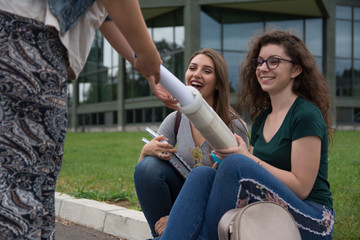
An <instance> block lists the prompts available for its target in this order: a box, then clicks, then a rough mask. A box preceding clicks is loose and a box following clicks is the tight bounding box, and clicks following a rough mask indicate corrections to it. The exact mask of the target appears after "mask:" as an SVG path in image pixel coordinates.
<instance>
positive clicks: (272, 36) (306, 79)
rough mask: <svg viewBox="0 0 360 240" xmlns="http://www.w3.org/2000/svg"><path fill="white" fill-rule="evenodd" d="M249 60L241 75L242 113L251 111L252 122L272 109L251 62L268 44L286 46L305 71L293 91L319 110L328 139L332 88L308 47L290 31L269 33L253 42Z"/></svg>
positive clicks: (240, 109)
mask: <svg viewBox="0 0 360 240" xmlns="http://www.w3.org/2000/svg"><path fill="white" fill-rule="evenodd" d="M250 44H251V46H250V48H249V51H248V54H247V57H246V59H245V60H244V61H243V63H242V66H241V73H240V82H241V84H240V89H239V94H238V105H237V106H238V109H239V111H240V112H242V111H244V110H247V111H248V112H249V115H250V117H251V119H252V120H255V118H256V117H257V116H259V114H260V113H261V112H262V111H263V110H265V109H267V108H269V107H270V105H271V100H270V96H269V94H268V93H267V92H265V91H263V90H262V88H261V86H260V84H259V83H258V80H257V77H256V71H255V70H254V69H253V66H252V62H251V60H252V59H254V58H257V57H258V56H259V52H260V49H261V48H262V47H263V46H265V45H268V44H275V45H278V46H282V47H283V48H284V50H285V53H286V54H287V55H288V56H289V57H290V59H291V60H292V61H293V62H294V63H295V64H297V65H300V66H301V67H302V69H303V71H302V73H301V74H300V75H298V76H297V77H296V78H295V81H294V85H293V89H292V91H293V92H294V93H295V94H297V95H298V96H300V97H302V98H304V99H306V100H307V101H309V102H311V103H313V104H314V105H315V106H317V107H318V108H319V109H320V111H321V113H322V115H323V117H324V120H325V123H326V126H327V129H328V137H329V139H330V134H331V132H332V128H331V124H332V119H331V113H330V110H331V105H330V94H329V85H328V82H327V81H326V79H325V78H324V76H323V75H322V73H321V72H320V70H319V69H318V67H317V65H316V62H315V59H314V57H313V56H312V54H311V53H310V51H309V50H308V49H307V47H306V46H305V43H304V42H303V41H302V40H301V39H300V38H299V37H297V36H296V35H295V34H292V33H290V32H289V31H283V30H272V31H267V32H264V33H262V34H260V35H259V36H257V37H255V38H253V39H252V41H251V42H250Z"/></svg>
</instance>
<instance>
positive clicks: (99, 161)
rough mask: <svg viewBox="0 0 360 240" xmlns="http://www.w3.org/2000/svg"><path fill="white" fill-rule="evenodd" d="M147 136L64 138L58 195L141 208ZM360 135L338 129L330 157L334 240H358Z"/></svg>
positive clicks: (120, 134) (76, 135)
mask: <svg viewBox="0 0 360 240" xmlns="http://www.w3.org/2000/svg"><path fill="white" fill-rule="evenodd" d="M142 137H146V138H150V137H149V136H148V134H147V133H145V132H131V133H130V132H115V133H71V132H69V133H68V134H67V136H66V141H65V153H64V160H63V166H62V170H61V173H60V176H59V179H58V182H57V185H56V191H58V192H64V193H67V194H69V195H72V196H75V197H83V198H90V199H95V200H98V201H110V202H113V203H115V202H116V203H121V202H122V203H121V204H124V202H126V203H127V205H126V206H128V207H130V208H133V209H138V210H139V209H140V207H139V204H138V202H137V197H136V193H135V188H134V182H133V173H134V168H135V166H136V164H137V160H138V155H139V153H140V150H141V148H142V146H143V143H142V142H141V138H142ZM359 144H360V132H355V131H338V132H337V133H336V134H335V135H334V142H333V145H332V147H331V149H330V151H331V152H330V154H329V181H330V184H331V191H332V193H333V198H334V209H335V211H336V218H335V231H334V239H335V240H340V239H341V240H345V239H346V240H349V239H354V240H355V239H360V148H359Z"/></svg>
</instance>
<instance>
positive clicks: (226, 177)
mask: <svg viewBox="0 0 360 240" xmlns="http://www.w3.org/2000/svg"><path fill="white" fill-rule="evenodd" d="M264 63H265V64H264ZM240 86H241V91H240V93H239V98H238V100H239V107H240V110H241V111H242V110H244V109H246V110H248V112H249V114H250V116H251V118H252V120H253V121H254V122H253V125H252V130H251V140H250V145H251V147H250V151H249V150H248V148H247V146H246V143H245V142H244V141H243V140H242V139H241V138H240V137H238V136H237V135H235V137H236V139H237V141H238V147H233V148H227V149H215V154H216V155H217V156H218V157H219V158H220V159H223V161H222V163H221V165H220V166H219V168H218V170H217V171H216V170H215V169H211V168H208V167H198V168H196V169H194V170H193V171H192V172H191V173H190V175H189V177H188V179H187V180H186V182H185V184H184V186H183V188H182V190H181V192H180V194H179V196H178V198H177V200H176V202H175V204H174V206H173V208H172V210H171V212H170V215H169V220H168V223H167V226H166V228H165V231H164V233H163V235H162V236H161V239H166V240H172V239H179V238H178V236H181V239H200V240H205V239H206V240H212V239H214V240H215V239H217V237H218V234H217V229H218V223H219V221H220V219H221V217H222V216H223V215H224V213H225V212H227V211H228V210H230V209H232V208H241V207H244V206H246V205H247V204H249V203H252V202H256V201H272V202H276V203H279V204H281V205H282V206H284V207H285V208H286V209H288V211H289V212H290V213H291V214H292V215H293V217H294V219H295V221H296V223H297V226H298V228H299V230H300V234H301V237H302V239H306V240H311V239H332V233H333V229H334V211H333V208H332V197H331V192H330V186H329V182H328V180H327V178H328V140H329V139H331V116H330V97H329V91H328V85H327V82H326V80H325V79H324V77H323V76H322V74H321V73H320V71H319V70H318V68H317V65H316V62H315V59H314V57H313V56H312V55H311V53H310V52H309V50H308V49H307V48H306V46H305V44H304V42H302V41H301V40H300V39H299V38H298V37H297V36H295V35H293V34H290V33H289V32H286V31H272V32H265V33H263V34H262V35H260V36H258V37H257V38H255V39H254V41H253V43H252V47H251V48H250V50H249V52H248V54H247V57H246V59H245V61H244V62H243V64H242V69H241V84H240ZM259 217H261V216H259ZM260 230H261V229H260Z"/></svg>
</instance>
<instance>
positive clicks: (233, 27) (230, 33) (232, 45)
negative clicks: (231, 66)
mask: <svg viewBox="0 0 360 240" xmlns="http://www.w3.org/2000/svg"><path fill="white" fill-rule="evenodd" d="M263 26H264V24H263V22H252V23H229V24H224V37H223V38H224V50H240V51H247V49H248V42H249V39H250V38H251V37H253V36H255V35H257V34H259V33H261V32H262V31H263Z"/></svg>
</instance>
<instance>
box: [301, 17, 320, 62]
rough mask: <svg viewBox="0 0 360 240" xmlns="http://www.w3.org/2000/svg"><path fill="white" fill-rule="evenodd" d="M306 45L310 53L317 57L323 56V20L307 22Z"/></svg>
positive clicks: (308, 20)
mask: <svg viewBox="0 0 360 240" xmlns="http://www.w3.org/2000/svg"><path fill="white" fill-rule="evenodd" d="M305 24H306V25H305V27H306V28H305V29H306V30H305V31H306V33H305V43H306V46H307V48H308V49H309V51H310V52H311V53H312V54H313V55H315V56H322V47H323V46H322V43H323V33H322V19H306V20H305Z"/></svg>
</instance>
